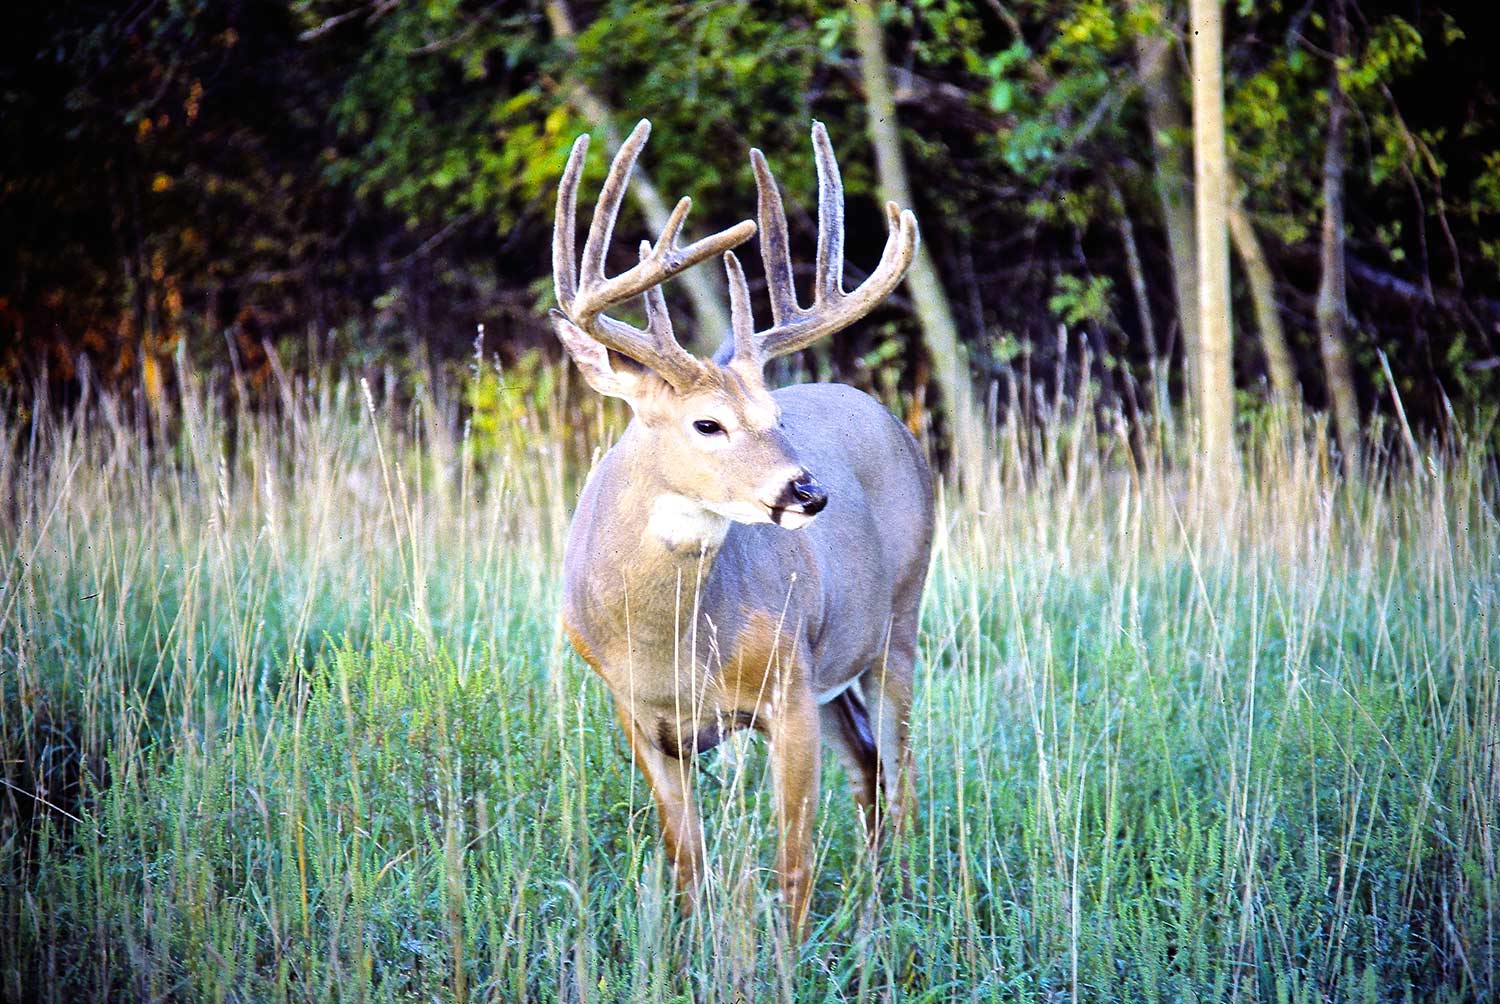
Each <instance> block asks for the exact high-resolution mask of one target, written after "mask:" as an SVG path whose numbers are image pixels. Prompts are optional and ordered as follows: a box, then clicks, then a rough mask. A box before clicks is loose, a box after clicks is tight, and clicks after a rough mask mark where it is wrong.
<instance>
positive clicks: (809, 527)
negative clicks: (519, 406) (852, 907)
mask: <svg viewBox="0 0 1500 1004" xmlns="http://www.w3.org/2000/svg"><path fill="white" fill-rule="evenodd" d="M650 128H651V127H650V122H649V121H648V120H642V121H641V122H640V124H639V125H637V126H636V127H635V129H634V131H632V132H631V134H630V136H629V138H628V139H627V140H626V141H625V142H624V143H623V144H622V145H621V147H620V149H619V151H618V153H617V154H616V156H615V157H614V159H613V162H612V163H611V165H610V168H609V172H608V175H607V176H606V179H605V181H604V183H603V186H602V188H601V190H600V194H599V198H598V203H597V205H596V206H595V208H594V212H593V217H592V219H591V221H590V223H589V229H588V236H587V239H586V240H585V243H584V248H583V256H582V258H581V260H579V259H577V257H576V254H575V238H576V230H577V223H576V213H577V197H578V188H579V184H580V178H581V176H582V173H583V166H584V159H585V155H586V153H587V150H588V142H589V138H588V136H587V135H582V136H580V137H578V139H577V141H576V143H575V144H574V145H573V148H572V152H571V154H570V155H569V158H568V161H567V166H566V168H565V170H564V172H563V175H562V179H561V182H560V184H559V186H558V193H557V212H556V222H555V227H554V231H553V246H552V270H553V281H554V286H555V292H556V297H557V307H556V308H555V309H553V310H551V311H550V319H551V323H552V327H553V329H554V331H555V333H556V334H557V336H558V338H559V339H560V341H561V342H562V345H563V347H564V349H565V350H566V352H567V354H568V355H569V357H570V358H571V359H572V361H573V363H574V364H575V365H576V367H577V369H578V370H579V371H580V373H581V375H582V377H583V379H584V380H585V381H586V382H587V383H588V384H589V386H590V387H592V388H593V390H594V391H596V392H598V393H600V394H603V395H606V396H609V397H615V398H620V399H622V400H623V401H625V402H626V404H627V405H628V406H629V408H630V411H631V418H630V420H629V422H628V424H627V426H626V427H625V429H624V431H623V432H622V433H621V434H620V436H619V438H618V439H617V440H616V442H615V443H614V445H613V446H612V447H611V448H610V449H609V450H608V451H607V452H606V453H605V454H604V455H603V456H602V457H601V458H600V459H599V460H598V462H597V463H596V464H595V466H594V469H593V470H592V471H591V473H590V475H589V477H588V478H587V480H586V482H585V485H584V488H583V489H582V491H581V492H580V494H579V497H578V501H577V505H576V509H575V512H574V515H573V519H572V524H571V526H570V528H569V531H568V537H567V543H566V546H565V548H564V555H563V569H562V580H563V582H562V594H563V599H562V626H563V629H564V632H565V634H566V635H567V638H568V640H569V642H570V643H571V645H572V647H573V649H574V650H575V651H576V652H577V653H578V655H579V656H580V657H581V658H582V660H583V661H584V662H585V663H586V664H587V665H588V666H589V667H590V668H591V669H592V670H593V672H594V673H595V674H597V675H598V676H599V677H600V678H601V679H602V680H603V682H604V683H605V685H606V686H607V688H608V689H609V691H610V692H611V693H612V695H613V698H614V705H615V710H616V714H617V716H618V718H619V723H620V726H621V728H622V729H623V731H624V733H625V736H626V738H627V740H628V744H629V748H630V754H631V757H632V759H633V760H634V762H635V765H636V767H637V768H638V769H639V771H640V772H641V773H642V774H643V775H644V776H645V778H646V779H647V781H648V782H649V785H650V788H651V791H652V794H653V796H654V800H655V803H656V808H657V814H658V816H659V819H660V824H661V831H662V845H663V850H664V852H665V854H666V855H667V857H668V858H669V859H670V861H671V864H672V870H673V872H674V874H675V878H676V885H677V888H678V890H679V899H680V901H681V903H682V909H683V911H684V912H685V913H691V911H692V909H693V905H692V904H693V902H694V899H695V896H696V892H697V890H698V888H699V885H700V882H701V879H702V875H703V867H704V864H703V858H704V853H705V851H704V846H705V845H704V836H703V829H702V822H701V820H700V817H699V815H698V811H697V807H696V803H695V800H694V793H693V781H694V778H693V770H692V769H691V768H692V761H693V760H694V758H695V757H696V755H697V754H700V753H703V752H706V751H707V750H710V749H712V748H713V747H714V746H715V745H717V744H718V743H719V742H721V741H722V740H723V739H724V738H725V737H726V736H728V735H729V734H731V733H733V732H735V731H736V730H740V729H753V730H755V731H756V732H758V733H760V734H761V735H762V736H764V737H765V738H766V739H767V740H768V743H769V756H768V759H769V764H770V773H771V780H772V788H773V798H774V805H775V816H776V825H777V830H778V839H779V850H778V855H777V873H778V879H779V887H780V895H781V898H782V903H783V907H784V910H785V915H786V916H787V917H788V921H789V930H790V931H791V932H792V936H793V937H794V938H795V939H797V940H801V938H802V937H804V934H805V931H804V929H805V926H806V923H807V919H808V910H809V902H810V895H811V891H812V888H813V882H814V875H813V861H814V856H813V847H812V844H813V839H812V838H813V823H814V814H815V810H816V807H817V804H818V798H819V781H820V761H821V751H822V745H823V743H824V742H825V741H826V742H827V743H828V744H829V745H830V746H831V747H833V749H834V751H835V752H836V754H837V755H838V757H839V758H840V759H841V761H842V762H843V764H844V766H845V769H846V771H847V773H848V775H849V777H850V779H851V785H852V788H853V795H854V799H855V802H856V803H857V806H858V809H859V816H860V820H861V825H862V829H863V833H864V835H865V837H866V839H867V840H868V842H869V848H870V851H871V852H872V857H871V860H872V861H875V860H877V858H876V856H875V855H878V853H879V851H880V848H881V845H882V843H884V842H885V840H886V835H887V834H888V833H893V832H897V831H899V829H900V827H901V822H902V820H904V819H907V818H909V816H910V814H911V812H912V811H913V807H914V801H915V800H914V796H913V784H914V781H913V774H914V769H915V768H914V763H913V755H912V750H911V744H910V740H909V729H910V721H911V708H912V690H913V680H914V674H915V663H916V654H917V630H918V616H919V611H920V607H921V602H922V592H923V588H924V585H925V582H926V578H927V567H928V562H929V559H930V555H931V550H932V538H933V526H934V503H933V481H932V473H931V470H930V469H929V467H928V464H927V461H926V458H925V457H924V455H923V451H922V449H921V448H920V447H919V445H918V443H917V440H916V439H915V437H914V436H913V435H912V434H911V433H910V432H909V431H908V430H907V428H906V426H905V425H903V424H902V423H901V422H900V421H898V420H897V419H896V418H895V417H894V416H893V415H892V414H891V413H890V412H889V411H887V410H886V409H885V407H884V406H883V405H881V404H880V403H879V402H877V401H876V400H875V399H874V398H872V397H870V396H869V395H867V394H865V393H864V392H862V391H859V390H857V389H855V388H853V387H850V386H848V385H845V384H838V383H804V384H794V385H792V386H787V387H783V388H780V389H776V390H772V389H770V388H769V387H768V386H767V382H766V377H765V365H766V363H767V362H769V361H770V360H772V359H775V358H777V357H779V356H783V355H786V354H787V353H791V352H796V351H798V350H800V349H802V348H805V347H806V346H808V345H810V344H812V343H813V342H815V341H817V340H818V339H821V338H825V337H827V336H829V335H832V334H834V333H835V332H837V331H840V330H842V329H844V328H846V327H848V326H849V325H851V324H853V323H854V322H855V321H858V320H859V319H860V318H862V317H864V316H865V315H866V314H868V313H869V312H870V311H871V310H872V309H873V308H874V307H876V306H877V305H878V304H879V303H880V302H881V301H882V300H884V299H885V298H886V296H887V295H888V294H890V292H891V291H892V290H893V289H894V288H895V287H896V285H897V284H898V283H899V282H900V281H901V279H902V278H903V276H904V275H905V273H906V270H907V267H908V266H909V265H910V263H911V260H912V256H913V255H914V254H915V251H916V247H917V241H918V234H917V222H916V217H915V216H914V215H913V214H912V212H911V211H910V210H909V209H905V210H903V209H901V208H899V207H898V206H897V205H896V204H895V203H894V202H892V203H887V205H886V207H885V211H886V223H887V231H888V237H887V240H886V244H885V248H884V250H883V252H882V254H881V257H880V261H879V264H878V265H877V266H876V268H875V270H874V271H873V272H871V273H870V274H869V275H868V277H867V278H866V279H865V280H864V281H863V282H862V283H860V284H859V285H858V286H857V287H856V288H855V289H854V290H852V291H850V292H845V291H844V289H843V271H844V237H845V232H844V194H843V184H842V181H841V178H840V174H839V168H838V162H837V161H836V159H835V157H834V153H833V148H832V146H831V144H830V141H829V139H828V133H827V131H826V130H825V129H824V127H823V125H822V124H821V123H816V122H815V123H814V124H813V126H812V145H813V153H814V160H815V165H816V171H817V179H818V236H817V258H816V264H815V269H814V273H815V274H814V279H813V292H812V305H811V306H810V307H803V306H801V305H800V303H799V300H798V296H797V292H796V289H795V286H794V282H793V271H792V262H791V254H790V250H789V246H790V242H789V237H788V227H787V220H786V214H785V211H784V209H783V207H782V201H781V194H780V190H779V188H778V187H777V184H776V180H775V178H774V177H773V176H772V174H771V170H770V168H769V167H768V166H767V163H766V159H765V157H764V155H763V154H762V153H761V152H760V151H759V150H752V151H751V152H750V162H751V167H752V169H753V173H754V177H755V181H756V188H757V195H758V199H757V202H758V206H757V218H758V224H757V223H756V222H752V221H750V220H745V221H743V222H741V223H738V224H736V225H735V226H732V227H730V228H728V229H727V230H723V231H721V232H719V233H716V234H713V235H711V236H709V237H705V238H703V239H702V240H699V241H696V242H694V243H692V244H689V245H687V246H685V247H683V246H680V245H679V243H678V237H679V235H680V233H681V231H682V228H683V224H684V221H685V219H686V217H687V214H688V210H689V208H690V207H691V204H692V200H691V199H689V198H686V197H684V198H683V199H682V200H681V201H680V202H678V203H677V205H676V207H675V209H674V210H673V211H672V213H671V215H670V217H669V219H668V221H667V223H666V225H665V227H664V229H663V230H662V232H661V234H660V235H659V237H658V239H657V240H656V242H655V243H654V244H653V243H651V242H650V241H645V240H643V241H642V242H641V243H640V245H639V255H638V259H639V260H638V261H637V262H636V263H635V264H634V265H633V266H632V267H630V268H629V269H628V270H627V271H625V272H622V273H621V274H619V275H616V276H613V277H606V275H605V257H606V254H607V251H608V249H609V245H610V242H611V240H612V234H613V231H614V226H615V222H616V219H617V217H618V215H619V211H620V204H621V200H622V198H623V196H624V193H625V191H626V186H627V185H628V183H629V177H630V174H631V172H632V170H633V168H634V165H635V162H636V160H637V157H638V156H639V154H640V151H641V149H642V147H643V146H644V145H645V143H646V140H647V137H648V135H649V133H650ZM757 233H758V234H759V236H760V251H761V259H762V263H763V265H764V270H765V280H766V287H767V292H768V295H769V299H770V308H771V317H772V323H771V325H770V326H769V327H767V328H764V329H761V330H757V329H756V327H755V321H754V317H753V311H752V307H751V295H750V290H749V285H748V281H747V280H746V277H745V272H744V270H743V268H742V267H741V264H740V262H739V260H738V258H737V257H736V256H735V253H734V251H733V250H732V249H733V248H735V247H737V246H739V245H740V244H742V243H744V242H745V241H747V240H748V239H750V238H751V237H752V236H754V235H755V234H757ZM717 255H722V256H723V264H724V268H725V273H726V276H727V280H728V294H729V307H730V328H731V330H730V331H729V332H728V333H726V334H725V336H724V340H723V344H722V345H721V347H720V348H719V350H718V351H717V352H716V353H715V354H714V355H713V357H712V358H700V357H697V356H695V355H693V354H692V353H690V352H689V351H687V350H686V349H685V348H683V347H682V345H681V344H680V343H679V342H678V341H677V340H676V337H675V335H674V333H673V328H672V323H671V320H670V318H669V317H668V313H667V308H666V301H665V297H664V294H663V291H662V284H663V283H664V282H665V281H666V280H667V279H669V278H670V277H672V276H673V275H676V274H678V273H679V272H682V271H683V270H685V269H688V268H691V267H693V266H694V265H697V264H699V263H700V262H703V261H706V260H708V259H709V258H712V257H715V256H717ZM636 297H640V298H642V300H643V301H644V302H643V307H644V317H645V327H644V328H638V327H636V326H635V325H633V324H630V323H628V322H626V321H622V320H619V319H617V318H615V317H612V316H610V314H609V313H607V311H610V310H612V309H613V310H616V312H618V309H617V308H619V307H620V306H621V305H622V304H626V303H627V302H628V301H632V300H633V299H634V298H636ZM903 875H904V873H903Z"/></svg>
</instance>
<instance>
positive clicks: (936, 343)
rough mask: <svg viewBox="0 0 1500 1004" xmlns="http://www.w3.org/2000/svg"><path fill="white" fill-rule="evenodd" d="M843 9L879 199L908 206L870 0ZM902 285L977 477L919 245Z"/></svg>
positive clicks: (943, 316) (970, 432)
mask: <svg viewBox="0 0 1500 1004" xmlns="http://www.w3.org/2000/svg"><path fill="white" fill-rule="evenodd" d="M849 9H850V13H851V14H852V16H853V20H854V45H855V48H856V49H857V50H858V51H859V63H860V78H861V80H862V82H863V84H864V89H865V107H866V111H867V113H868V116H869V130H870V143H871V145H872V146H874V148H875V172H876V178H877V181H878V183H879V187H880V197H881V199H882V200H888V201H892V202H895V203H897V204H899V205H900V206H902V207H903V208H908V207H910V206H911V205H912V198H911V186H910V185H909V184H908V183H907V180H906V165H905V162H904V161H903V159H902V156H901V140H900V136H899V134H898V133H897V129H896V104H895V100H894V98H893V96H892V93H891V73H890V68H889V66H888V65H887V63H886V58H885V39H884V37H883V35H882V32H881V29H880V21H879V19H878V17H877V15H876V12H875V6H874V3H873V2H870V0H865V2H861V0H851V2H850V4H849ZM906 283H907V287H908V288H909V289H910V290H911V296H912V302H913V304H914V305H915V307H916V312H917V321H918V323H920V324H921V326H922V337H923V339H924V341H925V342H926V346H927V353H928V355H929V356H931V357H932V362H933V376H934V382H935V383H936V384H937V385H938V391H939V393H941V394H942V397H943V400H944V401H945V402H946V403H947V405H948V418H949V423H950V425H951V427H952V431H953V461H954V468H955V470H956V471H957V472H958V474H959V475H960V477H962V478H964V479H969V478H974V477H978V476H980V475H981V474H982V471H983V467H982V461H983V458H984V435H985V426H984V421H983V419H982V418H981V417H980V415H979V412H978V410H977V408H976V406H975V402H974V392H973V387H972V385H971V383H970V378H969V363H968V356H967V354H966V353H965V352H964V348H963V345H962V344H961V343H960V342H959V339H958V326H957V325H956V324H955V323H954V321H953V310H952V308H951V307H950V306H949V304H948V296H947V294H946V293H945V292H944V291H943V284H942V280H941V279H940V278H939V277H938V273H937V269H936V268H935V267H934V266H933V264H932V256H931V255H929V254H928V253H927V248H926V246H925V245H919V246H918V247H917V253H916V256H915V257H914V258H913V259H912V263H911V269H910V270H909V271H908V272H907V274H906Z"/></svg>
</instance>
